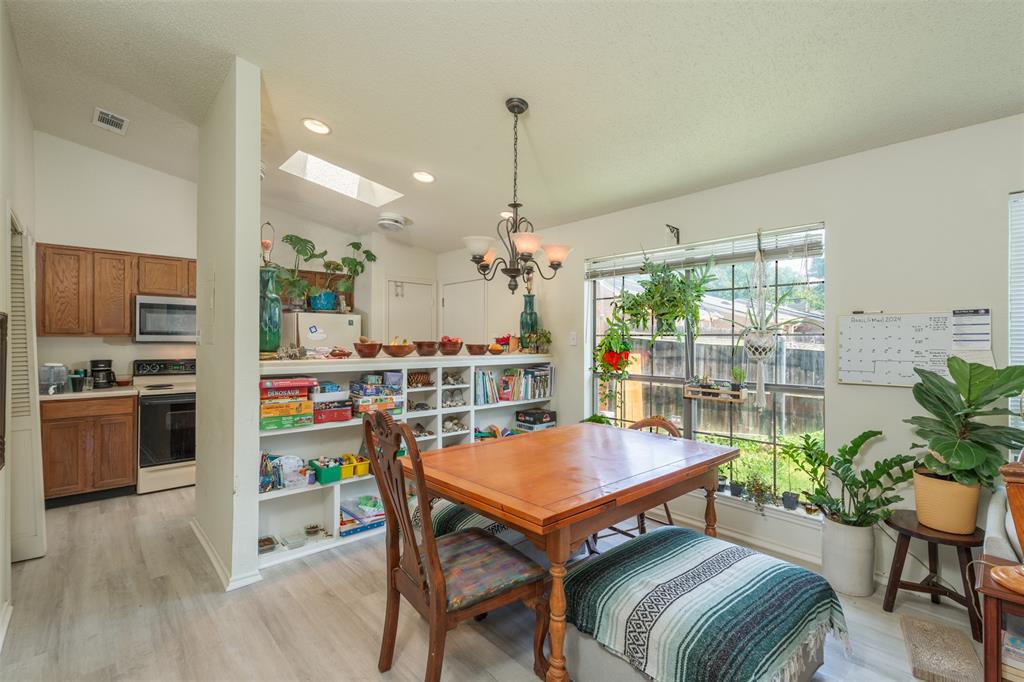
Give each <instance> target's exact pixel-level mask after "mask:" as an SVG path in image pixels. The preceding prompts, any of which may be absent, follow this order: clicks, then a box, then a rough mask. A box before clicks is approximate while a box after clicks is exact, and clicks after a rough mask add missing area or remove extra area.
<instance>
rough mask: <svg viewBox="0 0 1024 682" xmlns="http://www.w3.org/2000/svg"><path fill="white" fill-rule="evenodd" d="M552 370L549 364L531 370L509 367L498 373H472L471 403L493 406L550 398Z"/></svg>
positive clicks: (552, 379) (488, 371) (492, 371)
mask: <svg viewBox="0 0 1024 682" xmlns="http://www.w3.org/2000/svg"><path fill="white" fill-rule="evenodd" d="M554 371H555V370H554V367H552V366H551V365H550V364H545V365H536V366H534V367H509V368H507V369H504V370H502V371H501V374H500V375H499V374H498V373H497V371H496V370H488V369H478V370H476V375H475V377H474V380H475V384H476V385H475V389H476V390H475V391H474V403H475V404H476V405H493V404H495V403H499V402H515V401H519V400H538V399H542V398H550V397H551V389H552V386H554Z"/></svg>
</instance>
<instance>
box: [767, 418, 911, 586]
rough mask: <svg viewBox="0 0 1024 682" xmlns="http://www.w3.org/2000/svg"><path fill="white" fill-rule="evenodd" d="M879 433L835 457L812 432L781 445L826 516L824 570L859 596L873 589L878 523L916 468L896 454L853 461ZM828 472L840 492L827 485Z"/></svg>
mask: <svg viewBox="0 0 1024 682" xmlns="http://www.w3.org/2000/svg"><path fill="white" fill-rule="evenodd" d="M881 435H882V432H881V431H865V432H864V433H862V434H860V435H859V436H857V437H856V438H854V439H853V440H852V441H850V442H849V443H848V444H846V445H843V446H840V448H839V449H838V450H837V451H836V454H834V455H833V454H829V452H828V451H827V450H825V444H824V442H823V441H822V439H821V438H820V437H818V436H815V435H812V434H804V435H803V436H802V437H801V438H800V439H799V440H798V441H796V442H790V443H786V444H785V445H783V446H782V454H783V455H784V456H785V457H786V458H787V459H789V460H790V461H791V462H793V464H795V465H796V466H797V467H798V468H799V469H800V470H801V471H803V472H804V473H805V474H807V476H808V477H809V478H810V479H811V490H805V491H802V492H801V494H802V495H803V496H804V498H805V499H806V500H807V502H808V503H809V504H811V505H814V506H815V507H817V508H818V511H820V512H821V513H822V515H823V516H824V517H825V522H824V526H823V527H822V533H821V566H822V574H823V575H824V576H825V578H826V579H827V580H828V582H829V583H830V584H831V585H832V587H833V589H835V590H836V591H837V592H842V593H843V594H849V595H853V596H857V597H866V596H868V595H870V594H872V593H873V592H874V591H875V579H874V573H875V534H874V526H875V524H876V523H878V522H879V521H881V520H883V519H885V518H887V517H888V516H889V515H890V514H891V513H892V511H891V510H890V509H889V506H890V505H893V504H895V503H896V502H899V501H901V500H902V499H903V498H902V497H901V496H899V495H896V494H895V491H896V489H897V487H899V486H900V485H901V484H903V483H906V482H907V481H909V480H910V478H911V476H912V475H913V471H914V470H913V464H914V461H915V458H914V457H913V456H912V455H895V456H893V457H888V458H885V459H881V460H878V461H876V462H874V463H873V464H872V465H871V466H869V467H864V468H863V469H857V468H856V466H855V465H854V460H855V459H856V458H857V456H858V455H859V454H860V450H861V448H862V447H864V444H865V443H867V442H868V441H870V440H872V439H874V438H877V437H878V436H881ZM830 476H831V477H832V478H833V479H834V480H835V484H834V485H835V486H837V487H838V489H839V493H838V495H836V494H833V492H832V490H833V489H834V488H830V486H829V477H830Z"/></svg>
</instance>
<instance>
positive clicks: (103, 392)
mask: <svg viewBox="0 0 1024 682" xmlns="http://www.w3.org/2000/svg"><path fill="white" fill-rule="evenodd" d="M138 394H139V389H137V388H135V387H134V386H114V387H113V388H94V389H93V390H91V391H79V392H78V393H72V392H70V391H69V392H67V393H54V394H53V395H41V396H39V402H43V401H46V400H85V399H86V398H117V397H119V396H137V395H138Z"/></svg>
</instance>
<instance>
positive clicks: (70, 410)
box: [40, 397, 138, 498]
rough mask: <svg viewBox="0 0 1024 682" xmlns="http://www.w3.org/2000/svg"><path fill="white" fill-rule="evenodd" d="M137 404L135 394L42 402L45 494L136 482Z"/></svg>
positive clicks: (52, 494) (73, 492)
mask: <svg viewBox="0 0 1024 682" xmlns="http://www.w3.org/2000/svg"><path fill="white" fill-rule="evenodd" d="M136 406H137V399H136V398H134V397H117V398H65V399H59V400H47V401H43V402H42V404H41V406H40V408H41V409H40V421H41V425H42V441H43V496H44V497H46V498H51V497H64V496H66V495H78V494H81V493H89V492H94V491H97V490H107V489H109V488H123V487H126V486H131V485H135V481H136V478H137V475H138V441H137V438H136V424H137V423H138V419H137V407H136Z"/></svg>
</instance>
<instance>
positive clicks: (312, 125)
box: [302, 118, 331, 135]
mask: <svg viewBox="0 0 1024 682" xmlns="http://www.w3.org/2000/svg"><path fill="white" fill-rule="evenodd" d="M302 125H304V126H306V130H308V131H309V132H311V133H316V134H317V135H327V134H328V133H330V132H331V126H329V125H327V124H326V123H324V122H323V121H318V120H316V119H315V118H304V119H302Z"/></svg>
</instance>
